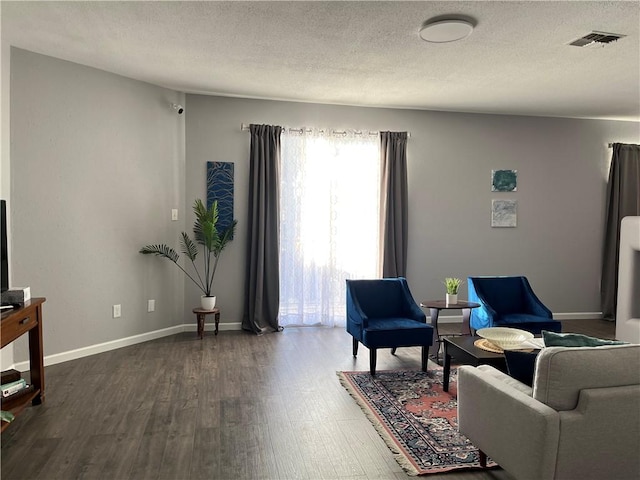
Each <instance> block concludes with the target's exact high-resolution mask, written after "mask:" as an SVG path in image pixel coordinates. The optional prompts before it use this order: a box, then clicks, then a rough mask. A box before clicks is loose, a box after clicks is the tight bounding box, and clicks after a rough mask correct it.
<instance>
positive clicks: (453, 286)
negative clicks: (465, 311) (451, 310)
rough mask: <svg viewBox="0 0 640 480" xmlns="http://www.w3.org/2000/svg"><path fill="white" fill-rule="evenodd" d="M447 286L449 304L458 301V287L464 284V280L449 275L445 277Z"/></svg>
mask: <svg viewBox="0 0 640 480" xmlns="http://www.w3.org/2000/svg"><path fill="white" fill-rule="evenodd" d="M442 283H444V285H445V287H447V305H450V304H453V303H458V289H459V288H460V285H462V280H460V279H459V278H451V277H447V278H445V279H444V282H442Z"/></svg>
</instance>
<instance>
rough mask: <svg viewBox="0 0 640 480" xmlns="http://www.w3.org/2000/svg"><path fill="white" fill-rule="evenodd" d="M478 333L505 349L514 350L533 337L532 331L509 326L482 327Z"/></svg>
mask: <svg viewBox="0 0 640 480" xmlns="http://www.w3.org/2000/svg"><path fill="white" fill-rule="evenodd" d="M476 333H477V335H478V336H480V337H482V338H484V339H486V340H488V341H489V342H491V343H492V344H494V345H495V346H497V347H499V348H501V349H503V350H514V349H516V348H518V347H519V346H520V345H522V343H523V342H526V341H527V340H531V339H532V338H533V333H531V332H527V331H525V330H520V329H518V328H509V327H489V328H481V329H480V330H478V331H477V332H476Z"/></svg>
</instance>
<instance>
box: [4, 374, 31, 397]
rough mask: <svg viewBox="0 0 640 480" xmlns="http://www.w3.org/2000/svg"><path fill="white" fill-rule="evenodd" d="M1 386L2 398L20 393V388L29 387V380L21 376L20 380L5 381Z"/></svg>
mask: <svg viewBox="0 0 640 480" xmlns="http://www.w3.org/2000/svg"><path fill="white" fill-rule="evenodd" d="M0 388H2V398H7V397H10V396H11V395H14V394H16V393H18V392H19V391H20V390H24V389H25V388H27V382H26V381H25V379H24V378H21V379H20V380H16V381H15V382H11V383H5V384H4V385H2V386H0Z"/></svg>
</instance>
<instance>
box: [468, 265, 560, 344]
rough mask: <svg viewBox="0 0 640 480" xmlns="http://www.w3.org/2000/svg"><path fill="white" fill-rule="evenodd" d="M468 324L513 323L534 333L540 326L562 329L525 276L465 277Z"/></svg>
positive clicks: (541, 328)
mask: <svg viewBox="0 0 640 480" xmlns="http://www.w3.org/2000/svg"><path fill="white" fill-rule="evenodd" d="M467 280H468V282H467V286H468V288H469V301H470V302H475V303H479V304H480V305H481V306H480V307H479V308H474V309H473V310H471V322H470V323H471V328H473V329H474V330H479V329H481V328H487V327H512V328H519V329H521V330H526V331H528V332H531V333H533V334H534V335H537V334H540V333H541V332H542V330H548V331H551V332H561V331H562V323H560V322H559V321H558V320H554V319H553V315H552V313H551V310H549V309H548V308H547V307H545V306H544V304H543V303H542V302H541V301H540V300H539V299H538V297H536V294H535V293H533V290H532V289H531V285H529V281H528V280H527V278H526V277H468V279H467Z"/></svg>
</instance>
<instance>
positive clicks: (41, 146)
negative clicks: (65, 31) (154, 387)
mask: <svg viewBox="0 0 640 480" xmlns="http://www.w3.org/2000/svg"><path fill="white" fill-rule="evenodd" d="M183 100H184V96H183V95H182V94H179V93H177V92H174V91H171V90H167V89H164V88H160V87H156V86H153V85H150V84H146V83H142V82H139V81H135V80H131V79H128V78H124V77H121V76H118V75H114V74H111V73H107V72H104V71H100V70H96V69H93V68H88V67H84V66H80V65H77V64H73V63H69V62H65V61H62V60H58V59H54V58H51V57H46V56H42V55H38V54H35V53H31V52H27V51H24V50H19V49H12V51H11V212H10V215H11V222H12V225H11V231H10V235H11V238H12V250H11V268H12V280H13V286H14V287H15V286H27V285H28V286H30V287H31V293H32V296H35V297H37V296H44V297H47V302H46V303H45V304H44V323H43V325H44V350H45V355H50V354H53V353H60V352H65V351H69V350H73V349H76V348H81V347H86V346H89V345H94V344H99V343H102V342H108V341H112V340H116V339H121V338H124V337H129V336H132V335H137V334H142V333H145V332H149V331H153V330H158V329H162V328H165V327H169V326H172V325H176V324H180V325H181V324H183V323H184V315H183V313H184V312H183V306H184V299H183V297H184V290H183V278H182V274H181V273H180V272H179V270H178V269H177V268H176V267H175V266H174V265H171V264H170V263H168V262H166V261H161V260H160V259H157V258H153V257H147V256H143V255H141V254H139V253H137V252H138V250H139V249H140V247H141V246H142V245H144V244H147V243H160V242H166V243H171V244H174V243H175V242H176V241H177V239H178V235H179V232H180V231H181V230H182V229H183V228H184V221H178V222H171V216H170V214H171V209H172V208H178V209H179V210H180V212H181V213H182V214H183V215H182V218H184V204H183V199H184V184H185V182H184V117H179V116H178V115H177V114H176V113H175V111H174V110H172V109H171V108H170V107H169V105H170V103H172V102H181V101H183ZM147 299H155V300H156V311H155V312H153V313H147ZM114 304H121V305H122V317H121V318H116V319H113V318H112V310H111V307H112V305H114ZM19 347H21V346H20V345H19V346H17V347H16V353H15V360H16V361H19V360H24V358H25V352H24V350H23V349H19Z"/></svg>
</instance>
